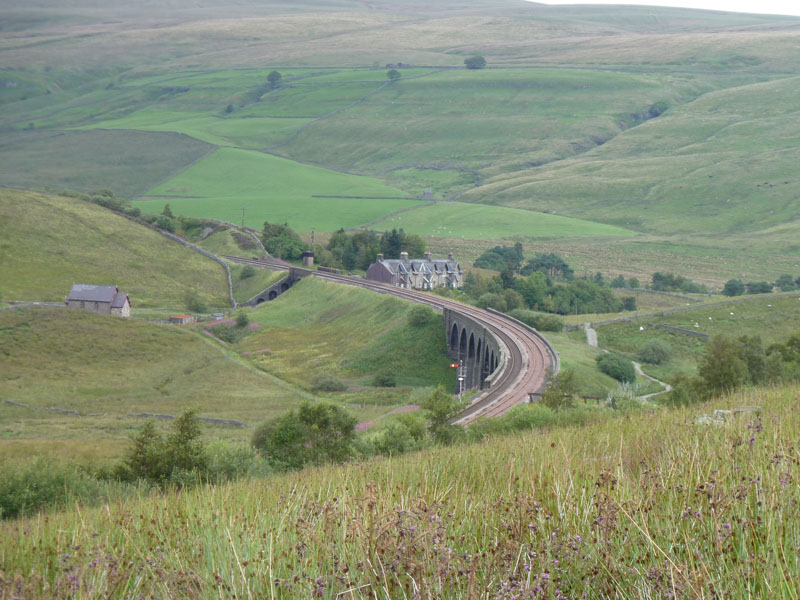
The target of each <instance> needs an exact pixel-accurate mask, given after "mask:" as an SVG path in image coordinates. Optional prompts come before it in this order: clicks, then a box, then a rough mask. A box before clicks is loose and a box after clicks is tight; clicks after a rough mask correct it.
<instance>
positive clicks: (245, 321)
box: [236, 311, 250, 328]
mask: <svg viewBox="0 0 800 600" xmlns="http://www.w3.org/2000/svg"><path fill="white" fill-rule="evenodd" d="M249 324H250V319H249V318H248V317H247V313H246V312H244V311H239V312H238V313H237V314H236V326H237V327H239V328H241V327H247V326H248V325H249Z"/></svg>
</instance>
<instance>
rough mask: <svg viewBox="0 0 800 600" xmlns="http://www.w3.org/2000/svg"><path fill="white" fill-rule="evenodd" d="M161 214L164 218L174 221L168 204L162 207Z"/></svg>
mask: <svg viewBox="0 0 800 600" xmlns="http://www.w3.org/2000/svg"><path fill="white" fill-rule="evenodd" d="M161 214H162V215H164V216H165V217H169V218H170V219H174V218H175V215H173V214H172V208H171V207H170V205H169V204H165V205H164V210H162V211H161Z"/></svg>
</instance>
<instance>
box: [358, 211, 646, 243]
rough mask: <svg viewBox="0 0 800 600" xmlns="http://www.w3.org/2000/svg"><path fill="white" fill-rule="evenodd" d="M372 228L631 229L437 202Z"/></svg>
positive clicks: (465, 234)
mask: <svg viewBox="0 0 800 600" xmlns="http://www.w3.org/2000/svg"><path fill="white" fill-rule="evenodd" d="M371 227H373V228H375V229H387V230H388V229H393V228H398V229H400V228H402V229H404V230H405V231H407V232H409V233H417V234H419V235H423V236H435V237H446V238H467V239H471V240H474V239H491V240H497V239H503V238H506V239H513V238H537V239H553V238H559V239H560V238H573V237H574V238H581V237H596V238H602V237H628V236H633V235H635V233H634V232H632V231H629V230H626V229H623V228H622V227H615V226H613V225H603V224H602V223H593V222H591V221H583V220H581V219H570V218H564V217H559V216H557V215H549V214H545V213H538V212H533V211H529V210H514V209H509V208H504V207H498V206H483V205H479V204H466V203H464V202H437V203H436V204H434V205H432V206H425V207H421V208H418V209H415V210H410V211H405V212H402V213H399V214H397V215H394V216H391V217H388V218H386V219H383V220H381V221H378V222H377V223H374V224H373V225H371Z"/></svg>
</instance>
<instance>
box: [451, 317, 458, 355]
mask: <svg viewBox="0 0 800 600" xmlns="http://www.w3.org/2000/svg"><path fill="white" fill-rule="evenodd" d="M457 347H458V325H456V324H455V323H453V329H451V330H450V348H451V349H452V350H455V349H456V348H457Z"/></svg>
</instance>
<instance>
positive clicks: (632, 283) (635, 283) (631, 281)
mask: <svg viewBox="0 0 800 600" xmlns="http://www.w3.org/2000/svg"><path fill="white" fill-rule="evenodd" d="M628 287H629V288H633V289H634V290H636V289H639V288H640V287H641V284H640V283H639V280H638V279H636V277H631V278H630V279H628Z"/></svg>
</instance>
